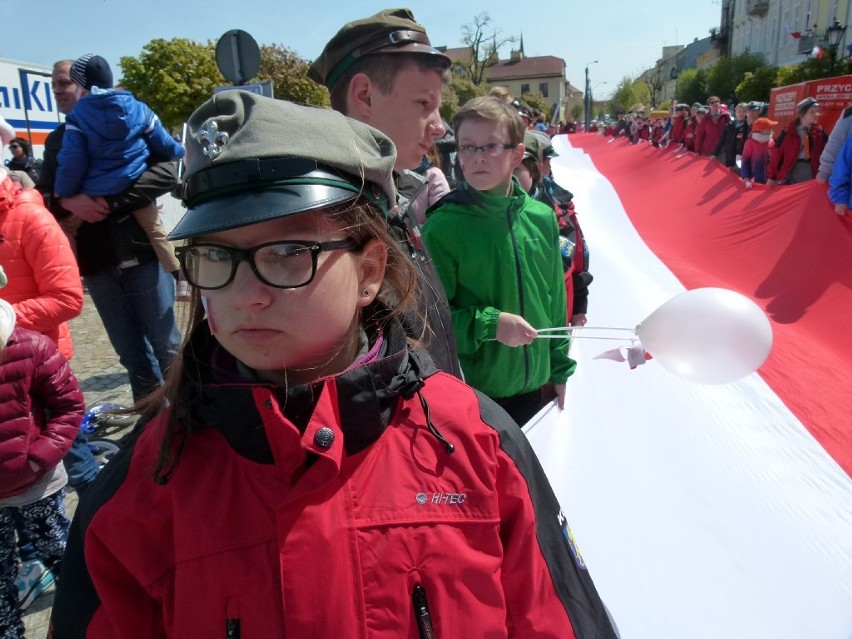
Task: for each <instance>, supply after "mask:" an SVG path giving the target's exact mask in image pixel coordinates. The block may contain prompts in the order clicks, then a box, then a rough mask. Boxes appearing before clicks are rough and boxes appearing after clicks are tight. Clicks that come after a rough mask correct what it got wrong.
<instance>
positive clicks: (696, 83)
mask: <svg viewBox="0 0 852 639" xmlns="http://www.w3.org/2000/svg"><path fill="white" fill-rule="evenodd" d="M675 95H676V96H677V101H678V102H685V103H686V104H694V103H696V102H698V103H700V104H704V102H705V101H706V100H707V84H706V74H705V73H704V71H703V70H699V69H684V70H683V71H681V73H680V75H679V76H678V77H677V91H675Z"/></svg>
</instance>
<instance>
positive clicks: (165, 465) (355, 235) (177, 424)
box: [133, 200, 427, 483]
mask: <svg viewBox="0 0 852 639" xmlns="http://www.w3.org/2000/svg"><path fill="white" fill-rule="evenodd" d="M322 214H323V216H324V217H325V218H326V219H327V220H328V221H330V222H332V223H333V224H335V225H336V226H339V227H340V228H341V229H343V230H345V231H346V234H347V237H348V239H352V240H355V241H356V242H357V243H358V244H359V245H362V246H363V245H364V244H366V243H367V242H368V241H370V240H371V239H378V240H379V241H380V242H382V243H383V244H384V245H385V246H386V247H387V251H388V257H387V266H386V268H385V276H384V281H383V282H382V286H381V288H380V289H379V293H378V295H377V296H376V300H375V301H374V302H373V303H372V304H371V305H370V306H368V307H367V308H365V309H364V310H363V312H362V314H361V324H362V326H364V325H365V324H366V323H367V322H369V323H370V324H373V325H376V324H377V325H378V326H379V328H381V327H383V326H384V325H385V324H386V323H387V322H388V321H390V320H393V319H397V318H401V317H402V316H404V315H407V314H411V313H417V312H419V310H418V304H417V299H418V297H419V295H420V286H421V283H420V277H421V276H420V273H419V271H418V270H417V268H416V267H415V266H414V264H413V263H412V262H411V260H410V259H409V258H408V256H407V255H406V254H405V253H404V252H403V251H402V249H401V248H400V247H399V245H398V244H397V242H396V241H395V240H394V239H393V237H392V236H391V234H390V230H389V227H388V224H387V222H386V221H385V219H384V216H383V214H382V213H381V212H380V211H379V210H378V209H376V208H374V207H373V206H372V205H370V204H368V203H367V202H366V201H365V200H358V201H356V202H355V203H354V204H349V205H341V206H337V207H334V208H330V209H327V210H325V211H323V212H322ZM204 322H205V319H204V308H203V306H202V304H201V295H200V292H199V290H198V289H193V291H192V295H191V298H190V307H189V312H188V317H187V326H186V331H185V334H184V335H185V336H184V340H183V344H182V345H181V348H180V350H179V351H178V354H177V355H176V356H175V359H174V360H173V362H172V363H171V365H170V366H169V370H168V372H167V374H166V379H165V382H164V384H163V385H162V386H161V387H160V388H159V389H157V390H156V391H154V392H153V393H152V394H151V395H149V396H148V397H146V398H145V399H143V400H141V401H140V402H138V403H137V404H136V406H134V408H133V412H135V413H139V414H140V415H141V423H145V422H148V421H150V420H151V419H153V418H154V417H155V416H156V415H157V414H158V413H160V412H161V411H162V410H163V408H164V407H166V406H168V407H170V408H169V414H168V417H167V422H166V425H165V428H164V429H163V432H162V435H161V438H160V451H159V455H158V457H157V462H156V465H155V467H154V478H155V480H156V481H157V483H166V481H168V477H169V475H170V474H171V473H172V472H173V471H174V468H175V466H176V464H177V462H178V460H179V458H180V455H181V449H182V448H183V446H184V445H185V443H186V441H187V439H188V438H189V435H190V432H191V430H192V422H191V420H189V419H181V415H182V414H183V411H182V410H181V403H182V398H184V397H187V396H192V395H194V393H192V392H189V391H191V389H192V387H193V386H194V385H197V383H198V382H197V381H196V378H195V377H194V376H192V375H189V374H188V371H187V370H186V366H187V363H188V362H190V360H192V359H194V358H195V354H194V353H193V352H192V350H193V346H192V341H193V337H194V336H195V335H196V333H197V332H198V331H199V330H200V329H201V327H202V325H203V324H204ZM418 324H420V325H423V326H426V325H427V324H426V321H425V318H421V322H419V323H418ZM421 337H423V336H422V335H421V336H413V340H412V341H414V342H416V340H417V339H418V338H421Z"/></svg>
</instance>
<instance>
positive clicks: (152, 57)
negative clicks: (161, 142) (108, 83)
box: [119, 38, 225, 129]
mask: <svg viewBox="0 0 852 639" xmlns="http://www.w3.org/2000/svg"><path fill="white" fill-rule="evenodd" d="M119 65H120V66H121V70H122V73H123V75H124V77H123V78H122V79H121V81H120V84H121V86H123V87H124V88H125V89H127V90H128V91H130V92H132V93H133V94H134V95H135V96H136V97H137V98H138V99H140V100H142V101H143V102H145V103H146V104H148V106H150V107H151V108H152V109H153V110H154V112H155V113H157V115H158V116H159V117H160V120H161V121H162V123H163V125H164V126H165V127H166V128H168V129H176V128H178V127H179V126H180V125H181V124H182V123H183V122H185V121H186V120H187V118H188V117H189V116H190V114H191V113H192V112H193V111H194V110H195V108H196V107H197V106H198V105H199V104H201V103H202V102H204V100H206V99H207V98H209V97H210V96H211V95H212V94H213V89H215V88H216V87H217V86H219V85H222V84H224V83H225V79H224V78H223V77H222V74H221V73H219V69H218V68H217V67H216V61H215V52H214V45H213V43H210V42H208V43H207V44H199V43H197V42H194V41H192V40H188V39H186V38H174V39H172V40H163V39H161V38H158V39H155V40H151V42H149V43H148V44H146V45H145V47H144V48H143V49H142V53H141V54H140V55H139V57H138V58H134V57H130V56H124V57H122V58H121V60H120V61H119Z"/></svg>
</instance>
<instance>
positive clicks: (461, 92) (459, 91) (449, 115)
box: [441, 76, 488, 122]
mask: <svg viewBox="0 0 852 639" xmlns="http://www.w3.org/2000/svg"><path fill="white" fill-rule="evenodd" d="M487 94H488V87H487V86H485V85H477V84H474V83H473V82H472V81H471V80H470V78H467V77H461V78H459V77H455V76H454V77H453V78H452V79H451V80H450V83H449V84H448V85H446V86H445V87H444V91H443V92H442V94H441V95H442V97H443V101H442V102H441V117H442V118H444V119H445V120H446V121H447V122H452V121H453V116H455V114H456V111H458V110H459V107H460V106H462V105H463V104H464V103H465V102H467V101H468V100H470V99H471V98H475V97H478V96H480V95H487Z"/></svg>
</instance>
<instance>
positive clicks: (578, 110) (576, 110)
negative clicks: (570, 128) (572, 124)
mask: <svg viewBox="0 0 852 639" xmlns="http://www.w3.org/2000/svg"><path fill="white" fill-rule="evenodd" d="M582 115H583V105H582V104H575V105H574V106H572V107H571V119H572V120H579V119H580V118H581V117H582Z"/></svg>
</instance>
